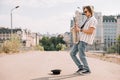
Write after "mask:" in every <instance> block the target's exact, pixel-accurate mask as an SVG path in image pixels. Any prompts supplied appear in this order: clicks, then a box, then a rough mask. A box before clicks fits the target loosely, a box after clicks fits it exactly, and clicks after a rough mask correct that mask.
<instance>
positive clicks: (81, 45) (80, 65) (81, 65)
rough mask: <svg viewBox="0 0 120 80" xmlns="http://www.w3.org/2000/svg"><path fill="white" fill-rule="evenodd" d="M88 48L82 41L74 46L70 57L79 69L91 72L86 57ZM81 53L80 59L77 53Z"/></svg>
mask: <svg viewBox="0 0 120 80" xmlns="http://www.w3.org/2000/svg"><path fill="white" fill-rule="evenodd" d="M86 46H87V43H85V42H83V41H80V42H79V43H78V44H74V46H73V47H72V50H71V52H70V55H71V57H72V59H73V61H74V62H75V64H76V65H77V66H78V68H83V69H86V70H90V69H89V66H88V63H87V60H86V55H85V48H86ZM78 52H79V58H80V59H78V58H77V56H76V55H77V53H78ZM81 62H82V63H81Z"/></svg>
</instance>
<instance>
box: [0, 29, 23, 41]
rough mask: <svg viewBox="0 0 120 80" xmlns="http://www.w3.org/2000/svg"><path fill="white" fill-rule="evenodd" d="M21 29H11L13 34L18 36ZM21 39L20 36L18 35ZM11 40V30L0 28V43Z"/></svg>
mask: <svg viewBox="0 0 120 80" xmlns="http://www.w3.org/2000/svg"><path fill="white" fill-rule="evenodd" d="M21 31H22V30H21V29H12V32H13V34H18V35H19V33H20V32H21ZM19 36H20V37H21V35H19ZM10 38H11V29H9V28H4V27H1V28H0V43H3V42H4V41H5V40H9V39H10Z"/></svg>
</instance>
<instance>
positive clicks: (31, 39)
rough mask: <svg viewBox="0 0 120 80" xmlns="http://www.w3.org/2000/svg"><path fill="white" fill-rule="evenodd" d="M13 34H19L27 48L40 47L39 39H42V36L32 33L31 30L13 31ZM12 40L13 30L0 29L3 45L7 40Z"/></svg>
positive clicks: (0, 38)
mask: <svg viewBox="0 0 120 80" xmlns="http://www.w3.org/2000/svg"><path fill="white" fill-rule="evenodd" d="M12 34H17V35H18V36H19V37H20V41H21V43H23V46H26V47H32V46H36V45H39V39H40V38H41V35H40V34H38V33H32V32H31V31H30V30H27V29H20V28H16V29H12ZM10 38H11V29H9V28H4V27H2V28H0V42H1V43H3V42H4V41H5V40H10Z"/></svg>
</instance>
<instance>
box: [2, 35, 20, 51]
mask: <svg viewBox="0 0 120 80" xmlns="http://www.w3.org/2000/svg"><path fill="white" fill-rule="evenodd" d="M20 46H21V44H20V38H19V36H17V35H12V38H11V39H10V40H6V41H4V43H3V44H2V51H3V52H5V53H10V52H11V53H16V52H19V48H20Z"/></svg>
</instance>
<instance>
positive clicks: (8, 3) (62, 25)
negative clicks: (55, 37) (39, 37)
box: [0, 0, 120, 34]
mask: <svg viewBox="0 0 120 80" xmlns="http://www.w3.org/2000/svg"><path fill="white" fill-rule="evenodd" d="M84 5H93V6H94V8H95V11H96V12H101V13H102V14H103V15H117V14H120V0H0V26H2V27H8V28H10V10H11V9H12V8H14V7H15V6H20V7H19V8H18V9H15V10H14V11H13V27H14V28H15V27H21V28H22V29H25V28H27V29H29V30H31V31H32V32H40V33H42V34H43V33H47V32H49V33H51V34H52V33H64V32H66V31H69V26H70V19H72V17H73V16H74V12H75V10H76V9H77V7H80V8H81V11H82V6H84Z"/></svg>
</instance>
